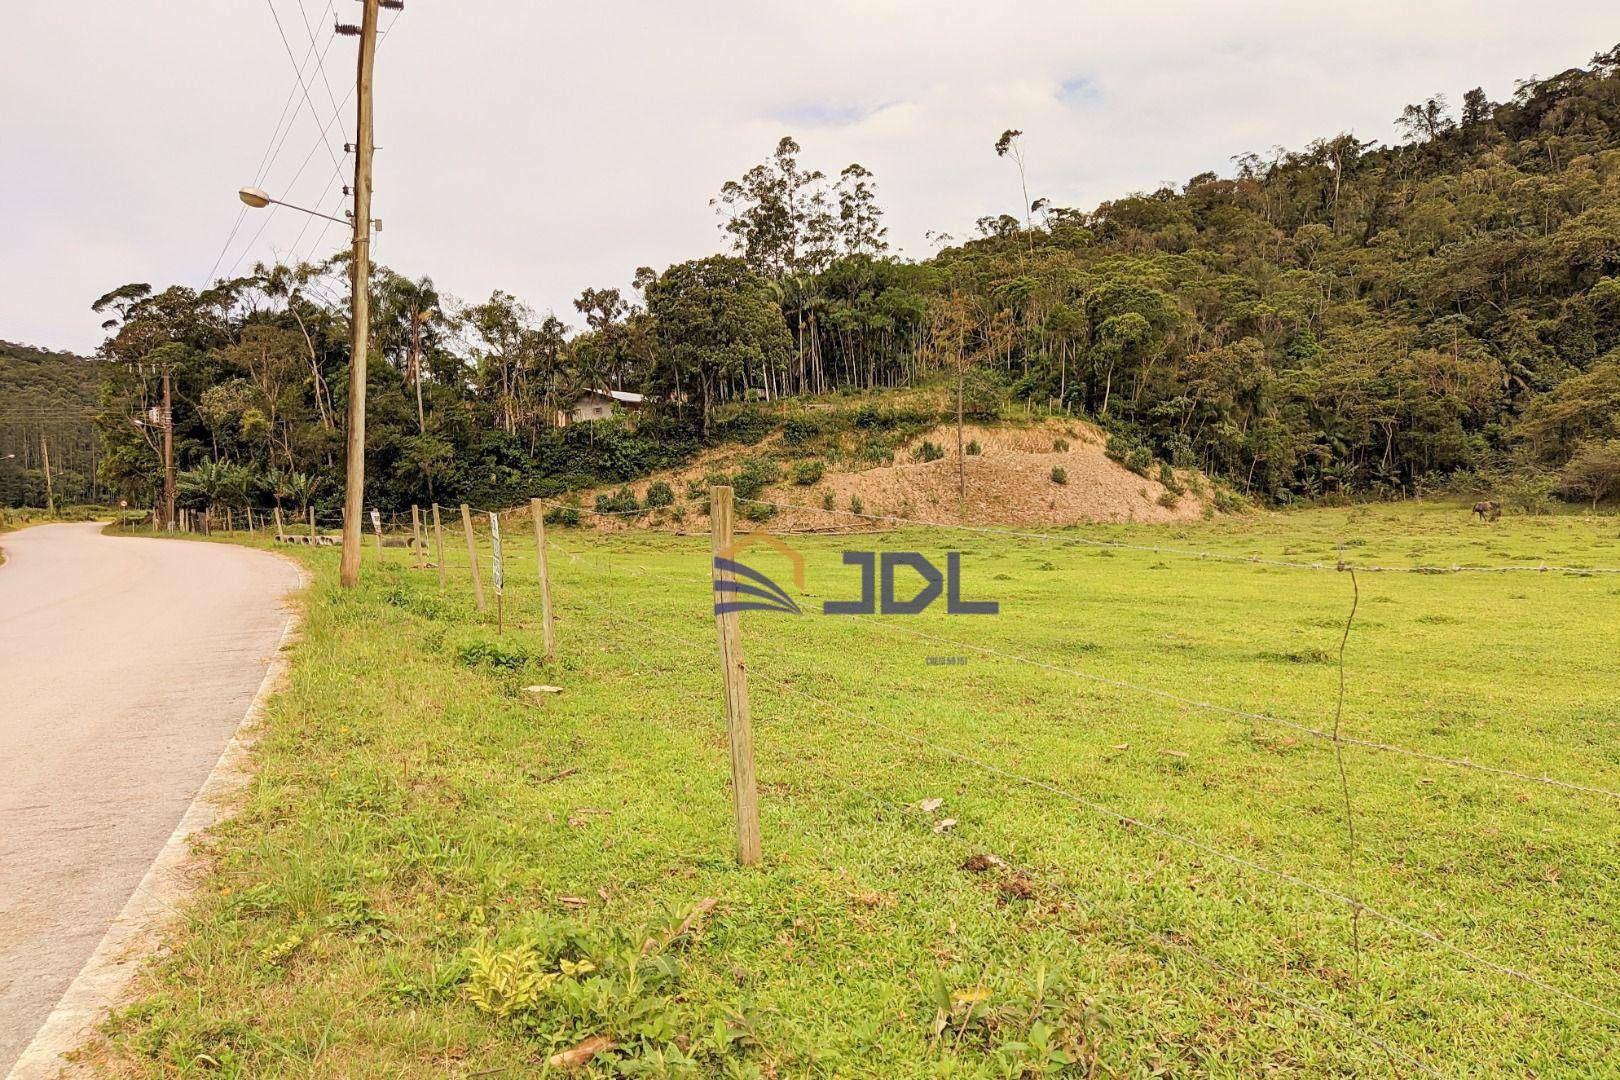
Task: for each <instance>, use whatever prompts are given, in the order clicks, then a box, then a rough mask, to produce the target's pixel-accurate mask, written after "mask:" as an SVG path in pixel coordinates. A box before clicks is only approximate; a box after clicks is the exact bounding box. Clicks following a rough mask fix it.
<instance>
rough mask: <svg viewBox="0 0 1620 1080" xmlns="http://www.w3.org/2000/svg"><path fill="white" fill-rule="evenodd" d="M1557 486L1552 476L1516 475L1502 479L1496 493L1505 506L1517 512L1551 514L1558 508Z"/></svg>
mask: <svg viewBox="0 0 1620 1080" xmlns="http://www.w3.org/2000/svg"><path fill="white" fill-rule="evenodd" d="M1555 486H1556V485H1555V481H1554V480H1553V478H1552V477H1550V476H1542V475H1539V474H1538V475H1531V476H1516V477H1513V478H1512V479H1510V480H1504V481H1502V483H1501V484H1500V485H1498V486H1497V489H1496V494H1497V498H1498V499H1499V500H1500V502H1501V503H1502V506H1503V508H1504V509H1506V510H1509V511H1511V512H1513V513H1515V514H1537V515H1539V514H1550V513H1552V512H1553V511H1554V510H1555V509H1557V503H1556V502H1555V501H1554V499H1553V491H1554V488H1555Z"/></svg>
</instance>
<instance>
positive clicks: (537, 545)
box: [529, 499, 557, 660]
mask: <svg viewBox="0 0 1620 1080" xmlns="http://www.w3.org/2000/svg"><path fill="white" fill-rule="evenodd" d="M529 513H531V514H533V515H534V550H535V563H536V565H537V567H538V569H539V572H540V628H541V631H542V633H543V634H544V635H545V641H546V659H547V660H553V659H555V658H556V656H557V635H556V631H555V630H554V629H552V625H551V574H550V573H549V572H548V571H547V569H546V508H545V504H544V503H542V502H541V501H540V500H539V499H530V500H529Z"/></svg>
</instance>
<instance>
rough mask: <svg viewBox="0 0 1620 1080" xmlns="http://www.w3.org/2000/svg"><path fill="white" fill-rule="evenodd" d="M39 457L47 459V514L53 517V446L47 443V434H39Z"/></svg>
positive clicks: (54, 508) (54, 500) (54, 503)
mask: <svg viewBox="0 0 1620 1080" xmlns="http://www.w3.org/2000/svg"><path fill="white" fill-rule="evenodd" d="M39 455H40V457H42V458H44V459H45V512H46V513H47V514H49V515H51V516H52V517H55V516H56V492H55V491H54V490H52V488H51V444H50V443H48V442H46V441H45V433H44V432H43V431H42V432H40V433H39Z"/></svg>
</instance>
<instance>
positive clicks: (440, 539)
mask: <svg viewBox="0 0 1620 1080" xmlns="http://www.w3.org/2000/svg"><path fill="white" fill-rule="evenodd" d="M433 561H434V562H436V563H438V564H439V591H440V592H444V525H443V524H441V523H440V521H439V504H438V503H434V504H433Z"/></svg>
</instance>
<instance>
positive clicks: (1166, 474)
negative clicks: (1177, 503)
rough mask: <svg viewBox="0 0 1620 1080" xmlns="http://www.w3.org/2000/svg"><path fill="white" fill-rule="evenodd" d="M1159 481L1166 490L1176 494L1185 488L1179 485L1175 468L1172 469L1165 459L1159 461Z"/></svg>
mask: <svg viewBox="0 0 1620 1080" xmlns="http://www.w3.org/2000/svg"><path fill="white" fill-rule="evenodd" d="M1159 483H1160V484H1161V485H1163V487H1164V489H1165V490H1166V491H1170V492H1174V493H1175V494H1177V495H1180V494H1181V493H1182V492H1183V491H1186V490H1187V489H1186V488H1184V487H1182V486H1181V481H1179V480H1177V479H1176V470H1174V469H1172V468H1171V467H1170V463H1169V462H1167V461H1162V462H1160V463H1159Z"/></svg>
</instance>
